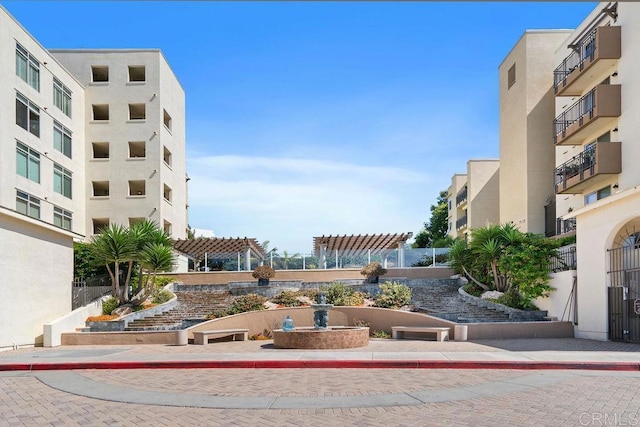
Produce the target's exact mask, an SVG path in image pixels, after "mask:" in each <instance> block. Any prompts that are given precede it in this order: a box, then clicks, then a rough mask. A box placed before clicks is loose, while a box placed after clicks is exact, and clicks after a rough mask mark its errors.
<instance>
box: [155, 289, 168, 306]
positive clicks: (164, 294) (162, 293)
mask: <svg viewBox="0 0 640 427" xmlns="http://www.w3.org/2000/svg"><path fill="white" fill-rule="evenodd" d="M171 298H173V294H172V293H171V292H169V291H166V290H155V291H154V292H153V295H152V297H151V301H152V302H153V303H154V304H164V303H165V302H167V301H169V300H171Z"/></svg>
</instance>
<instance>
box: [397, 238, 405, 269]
mask: <svg viewBox="0 0 640 427" xmlns="http://www.w3.org/2000/svg"><path fill="white" fill-rule="evenodd" d="M398 267H400V268H404V243H403V242H398Z"/></svg>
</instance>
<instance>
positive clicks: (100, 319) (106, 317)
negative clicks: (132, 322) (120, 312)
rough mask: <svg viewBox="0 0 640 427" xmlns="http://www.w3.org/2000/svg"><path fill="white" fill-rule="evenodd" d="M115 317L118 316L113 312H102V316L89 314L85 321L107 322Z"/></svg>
mask: <svg viewBox="0 0 640 427" xmlns="http://www.w3.org/2000/svg"><path fill="white" fill-rule="evenodd" d="M117 318H118V316H116V315H114V314H103V315H102V316H89V317H87V322H107V321H109V320H114V319H117Z"/></svg>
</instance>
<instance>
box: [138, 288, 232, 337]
mask: <svg viewBox="0 0 640 427" xmlns="http://www.w3.org/2000/svg"><path fill="white" fill-rule="evenodd" d="M174 293H175V294H176V296H177V297H178V303H177V304H176V306H175V307H174V308H173V309H171V310H169V311H165V312H164V313H160V314H156V315H154V316H150V317H145V318H143V319H137V320H134V321H132V322H129V324H128V325H127V327H126V328H125V331H168V330H176V329H183V328H185V327H189V326H192V325H194V324H196V323H200V322H203V321H204V320H205V319H206V317H207V316H208V315H210V314H211V313H212V312H213V311H214V310H216V309H219V308H226V307H228V306H229V304H230V303H231V300H232V299H233V295H231V294H230V293H229V292H227V291H204V292H198V291H193V292H192V291H175V292H174Z"/></svg>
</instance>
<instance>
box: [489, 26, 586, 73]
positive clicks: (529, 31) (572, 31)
mask: <svg viewBox="0 0 640 427" xmlns="http://www.w3.org/2000/svg"><path fill="white" fill-rule="evenodd" d="M575 31H576V30H575V29H573V30H572V29H569V28H566V29H564V28H555V29H548V30H543V29H531V30H524V32H523V33H522V35H521V36H520V37H519V38H518V41H516V42H515V43H514V44H513V46H512V47H511V49H509V52H508V53H507V54H506V55H505V57H504V58H503V59H502V61H501V62H500V65H498V69H500V67H502V64H504V62H505V61H506V60H507V58H508V57H509V56H510V55H511V53H512V52H513V50H514V49H515V48H516V46H518V45H519V44H520V42H521V41H522V39H524V38H525V36H526V35H527V34H550V33H567V35H569V34H573V33H574V32H575Z"/></svg>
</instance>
